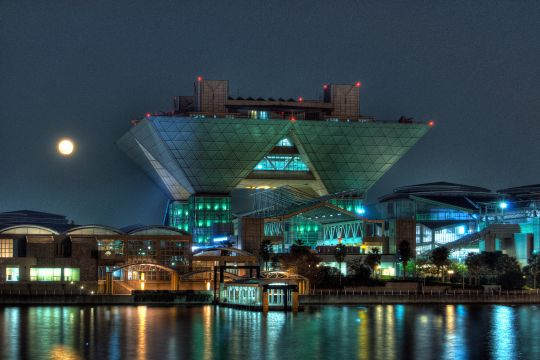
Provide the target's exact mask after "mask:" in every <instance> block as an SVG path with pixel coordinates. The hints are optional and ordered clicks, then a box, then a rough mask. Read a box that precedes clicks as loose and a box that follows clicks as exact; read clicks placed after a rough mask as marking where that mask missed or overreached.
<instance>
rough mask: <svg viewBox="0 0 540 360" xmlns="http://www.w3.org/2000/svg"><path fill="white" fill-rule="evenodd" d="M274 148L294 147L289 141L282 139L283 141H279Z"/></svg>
mask: <svg viewBox="0 0 540 360" xmlns="http://www.w3.org/2000/svg"><path fill="white" fill-rule="evenodd" d="M276 146H287V147H292V146H294V145H293V144H292V143H291V141H290V140H289V139H287V138H284V139H281V140H279V142H278V143H277V144H276Z"/></svg>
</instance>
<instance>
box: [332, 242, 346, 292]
mask: <svg viewBox="0 0 540 360" xmlns="http://www.w3.org/2000/svg"><path fill="white" fill-rule="evenodd" d="M345 255H347V247H346V246H345V245H343V244H339V245H338V246H336V252H335V253H334V258H335V259H336V261H337V263H338V265H339V284H340V285H341V263H342V262H343V261H345Z"/></svg>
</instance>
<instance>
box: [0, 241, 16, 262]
mask: <svg viewBox="0 0 540 360" xmlns="http://www.w3.org/2000/svg"><path fill="white" fill-rule="evenodd" d="M12 257H13V239H0V258H12Z"/></svg>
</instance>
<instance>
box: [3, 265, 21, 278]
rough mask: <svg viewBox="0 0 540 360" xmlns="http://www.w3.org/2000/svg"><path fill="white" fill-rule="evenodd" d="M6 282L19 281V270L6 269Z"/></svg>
mask: <svg viewBox="0 0 540 360" xmlns="http://www.w3.org/2000/svg"><path fill="white" fill-rule="evenodd" d="M6 281H19V268H18V267H8V268H6Z"/></svg>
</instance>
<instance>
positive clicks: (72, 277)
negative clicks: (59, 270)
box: [64, 268, 81, 281]
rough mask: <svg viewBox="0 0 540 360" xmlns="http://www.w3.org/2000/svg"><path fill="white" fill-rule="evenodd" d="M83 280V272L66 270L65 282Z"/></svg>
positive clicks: (71, 269)
mask: <svg viewBox="0 0 540 360" xmlns="http://www.w3.org/2000/svg"><path fill="white" fill-rule="evenodd" d="M79 280H81V270H80V269H79V268H64V281H79Z"/></svg>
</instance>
